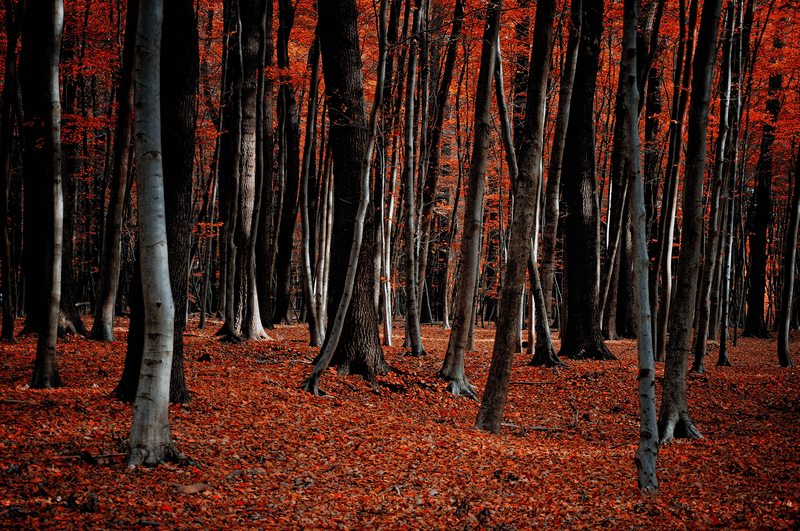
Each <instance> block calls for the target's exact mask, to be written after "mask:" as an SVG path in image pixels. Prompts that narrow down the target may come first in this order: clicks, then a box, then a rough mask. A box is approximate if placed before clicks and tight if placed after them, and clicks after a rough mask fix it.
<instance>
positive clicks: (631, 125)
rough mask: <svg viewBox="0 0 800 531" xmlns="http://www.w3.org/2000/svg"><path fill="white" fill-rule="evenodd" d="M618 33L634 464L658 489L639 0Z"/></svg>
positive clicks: (644, 482)
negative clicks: (634, 378) (635, 362)
mask: <svg viewBox="0 0 800 531" xmlns="http://www.w3.org/2000/svg"><path fill="white" fill-rule="evenodd" d="M624 10H625V11H624V26H623V30H622V31H623V35H622V64H621V65H620V71H621V74H620V75H621V79H622V80H623V82H622V83H621V84H620V88H621V89H622V91H623V98H622V105H623V109H624V113H623V115H622V118H623V120H624V123H625V128H626V129H627V132H626V134H625V141H626V145H625V149H624V157H625V167H626V173H627V179H628V188H629V190H630V193H629V195H628V208H629V209H630V219H631V229H632V231H633V256H634V259H633V278H634V283H635V284H636V285H635V288H634V290H633V293H634V306H635V307H636V314H637V315H638V322H637V325H638V326H637V334H636V339H637V344H638V351H639V375H638V381H639V385H638V391H639V426H640V428H639V448H638V449H637V451H636V468H637V470H638V473H639V477H638V479H639V488H640V489H642V490H644V491H645V492H655V491H657V490H658V477H657V476H656V458H657V457H658V425H657V423H656V396H655V361H654V357H653V338H652V335H653V330H652V327H651V325H652V323H651V318H650V294H649V277H648V267H647V265H648V254H647V212H646V210H645V208H644V184H643V183H642V161H641V156H642V153H641V145H640V140H639V138H640V136H639V88H638V86H639V83H638V79H637V68H636V67H637V59H638V53H639V50H638V49H637V42H636V41H637V39H636V20H637V17H638V11H639V0H625V7H624Z"/></svg>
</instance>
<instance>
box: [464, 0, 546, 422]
mask: <svg viewBox="0 0 800 531" xmlns="http://www.w3.org/2000/svg"><path fill="white" fill-rule="evenodd" d="M499 7H500V6H498V8H499ZM555 10H556V3H555V0H540V1H539V2H538V3H537V5H536V19H535V22H534V30H533V47H532V49H531V62H530V65H531V66H530V72H529V78H528V100H527V103H526V110H525V128H524V132H523V134H522V136H521V138H520V142H521V145H520V150H519V164H518V170H519V174H518V176H517V179H516V180H515V182H514V188H515V194H514V219H513V221H512V224H511V243H510V246H509V255H508V263H507V264H506V271H505V277H504V278H503V289H502V294H501V300H500V317H499V319H498V321H497V333H496V334H495V341H494V350H493V352H492V362H491V365H490V367H489V378H488V380H487V382H486V389H485V390H484V393H483V401H482V402H481V408H480V410H479V411H478V418H477V420H476V421H475V425H476V427H477V428H478V429H481V430H485V431H489V432H491V433H499V432H500V426H501V422H502V419H503V410H504V409H505V404H506V398H507V397H508V386H509V380H510V378H511V365H512V362H513V360H514V352H515V350H516V348H515V347H516V344H517V339H518V337H519V329H520V326H521V315H520V311H519V308H520V305H521V304H522V294H523V292H524V290H525V271H526V269H527V267H528V262H529V260H530V258H531V251H532V246H533V245H532V237H533V235H534V234H533V232H534V231H533V228H534V225H535V219H534V218H535V215H536V204H537V199H538V197H537V196H538V190H539V189H540V187H541V181H542V176H541V172H542V152H543V149H544V123H545V119H546V117H547V108H546V105H545V103H546V99H547V78H548V76H549V73H550V50H551V48H552V40H553V19H554V17H555ZM534 267H535V264H534ZM534 278H535V277H534ZM534 283H535V284H538V278H535V280H534ZM538 289H539V290H540V289H541V287H540V286H538ZM545 318H546V317H545Z"/></svg>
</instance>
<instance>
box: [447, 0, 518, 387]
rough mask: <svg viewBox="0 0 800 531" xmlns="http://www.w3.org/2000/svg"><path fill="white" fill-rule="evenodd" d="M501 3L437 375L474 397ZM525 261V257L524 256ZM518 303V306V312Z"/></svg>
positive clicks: (488, 50) (490, 23) (488, 45)
mask: <svg viewBox="0 0 800 531" xmlns="http://www.w3.org/2000/svg"><path fill="white" fill-rule="evenodd" d="M501 3H502V0H489V3H488V7H487V10H486V26H485V28H484V32H483V44H482V48H481V66H480V71H479V73H478V83H477V87H476V93H475V120H474V139H473V145H472V160H471V162H470V168H469V184H468V186H469V193H468V194H467V198H466V205H465V208H464V232H463V236H462V241H461V272H460V275H459V280H458V284H457V285H456V287H455V290H456V303H455V307H454V308H453V325H452V329H451V332H450V342H449V344H448V346H447V354H446V355H445V358H444V364H443V365H442V368H441V370H440V371H439V374H440V375H441V377H442V378H444V379H445V380H447V381H449V382H450V383H449V385H448V390H449V391H450V392H452V393H453V394H456V395H461V394H463V395H467V396H475V390H474V389H473V388H472V385H470V383H469V381H468V380H467V376H466V374H465V373H464V356H465V352H466V350H467V344H468V340H469V335H470V334H469V332H470V328H471V324H472V316H473V310H474V300H475V291H476V286H477V283H478V282H477V281H478V266H479V263H480V252H481V228H482V226H483V195H484V189H485V186H486V183H485V181H486V168H487V164H488V157H489V144H490V140H491V138H490V137H491V132H492V118H491V114H490V109H491V104H492V76H493V75H494V69H495V60H496V58H497V51H496V49H495V46H497V35H498V32H499V31H500V12H501V11H500V6H501ZM526 260H527V257H526ZM518 307H519V305H517V306H516V307H515V308H518Z"/></svg>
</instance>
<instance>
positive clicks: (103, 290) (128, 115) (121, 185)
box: [90, 0, 139, 341]
mask: <svg viewBox="0 0 800 531" xmlns="http://www.w3.org/2000/svg"><path fill="white" fill-rule="evenodd" d="M138 12H139V0H129V2H128V11H127V15H126V18H125V37H124V39H125V40H124V46H123V51H122V69H121V73H120V82H119V86H118V87H117V125H116V128H115V130H114V158H113V163H112V164H113V165H112V172H111V185H110V196H109V207H108V211H107V212H106V220H105V230H104V231H103V247H102V254H103V256H102V259H101V260H100V285H99V289H98V297H97V300H96V301H95V312H94V323H93V324H92V331H91V333H90V338H92V339H97V340H100V341H114V313H115V312H114V309H115V305H116V300H117V286H118V285H119V273H120V268H121V259H122V248H121V238H122V219H123V215H124V213H125V206H126V204H127V201H126V197H127V191H128V188H129V185H128V174H129V171H130V158H131V133H132V130H133V114H132V113H133V84H132V82H131V78H132V74H133V54H134V41H135V39H136V20H137V17H138Z"/></svg>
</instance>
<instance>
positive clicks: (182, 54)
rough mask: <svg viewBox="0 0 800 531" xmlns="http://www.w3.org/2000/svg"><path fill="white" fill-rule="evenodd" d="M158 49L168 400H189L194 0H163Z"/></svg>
mask: <svg viewBox="0 0 800 531" xmlns="http://www.w3.org/2000/svg"><path fill="white" fill-rule="evenodd" d="M162 39H163V40H162V47H161V49H162V54H161V119H162V141H163V148H164V162H163V165H164V194H165V205H166V223H167V245H168V246H169V274H170V286H171V287H172V295H173V298H174V303H175V333H174V339H173V349H172V373H171V377H170V380H171V381H170V402H173V403H183V402H187V401H188V400H189V393H188V391H187V390H186V382H185V379H184V371H183V359H184V353H183V332H184V331H185V330H186V312H187V302H188V301H187V294H188V291H189V255H190V252H191V243H192V229H193V225H194V216H193V214H194V213H193V212H192V173H193V170H194V148H195V130H196V127H197V126H196V123H197V105H196V100H197V96H196V94H197V87H198V74H199V61H200V59H199V49H198V35H197V19H196V18H195V9H194V3H193V0H169V2H166V3H165V4H164V32H163V36H162Z"/></svg>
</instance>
